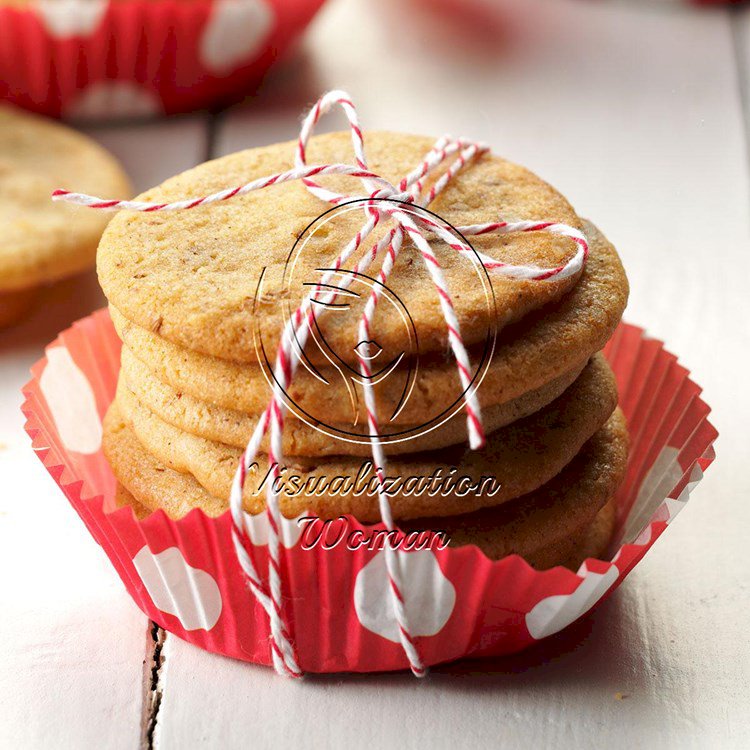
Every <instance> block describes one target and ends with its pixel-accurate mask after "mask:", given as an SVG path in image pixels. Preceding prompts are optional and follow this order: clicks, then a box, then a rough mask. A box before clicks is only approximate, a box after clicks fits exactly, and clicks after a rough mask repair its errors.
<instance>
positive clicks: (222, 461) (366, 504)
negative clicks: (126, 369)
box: [105, 360, 617, 521]
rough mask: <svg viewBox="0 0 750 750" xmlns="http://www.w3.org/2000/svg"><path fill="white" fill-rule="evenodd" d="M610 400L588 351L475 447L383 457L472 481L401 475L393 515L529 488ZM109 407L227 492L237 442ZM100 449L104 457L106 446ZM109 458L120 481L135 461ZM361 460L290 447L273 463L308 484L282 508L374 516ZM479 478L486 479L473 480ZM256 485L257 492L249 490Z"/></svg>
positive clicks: (154, 450) (404, 468) (211, 486)
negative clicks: (565, 379)
mask: <svg viewBox="0 0 750 750" xmlns="http://www.w3.org/2000/svg"><path fill="white" fill-rule="evenodd" d="M616 404H617V388H616V384H615V382H614V376H613V375H612V372H611V371H610V370H609V367H608V365H607V364H606V363H605V362H604V361H603V360H593V361H592V364H591V366H590V367H587V368H586V369H585V370H584V372H583V373H582V374H581V376H580V377H579V378H578V380H576V382H575V383H574V384H573V385H572V386H571V387H570V388H568V389H567V390H566V391H565V393H563V394H562V396H560V397H559V398H558V399H556V400H555V401H554V402H553V403H551V404H550V405H548V406H547V407H545V408H544V409H542V410H540V411H539V412H537V413H535V414H533V415H531V416H529V417H527V418H526V419H523V420H519V421H517V422H514V423H512V424H510V425H507V426H506V427H503V428H501V429H499V430H497V431H496V432H494V433H492V434H491V435H490V436H489V437H488V440H487V444H486V445H485V447H484V448H483V449H482V450H480V451H471V450H469V449H468V448H467V447H466V446H465V445H461V446H452V447H449V448H444V449H441V450H436V451H430V452H426V453H418V454H413V455H410V456H405V457H397V458H394V459H392V460H391V461H390V462H389V465H388V475H389V476H393V477H416V478H418V479H419V478H429V477H432V476H434V473H435V472H436V470H439V471H440V476H441V477H446V476H448V475H450V472H451V469H452V468H453V467H456V471H455V472H454V474H453V476H466V477H469V478H470V480H469V481H470V483H472V484H474V485H475V486H476V487H477V490H476V491H474V490H472V491H470V492H465V493H464V494H463V496H459V495H457V494H455V493H452V492H444V491H442V489H441V491H440V492H438V493H431V492H429V491H428V487H427V486H426V485H425V484H424V483H423V484H422V485H421V490H419V491H416V490H414V488H413V487H409V486H405V485H403V484H401V485H399V486H395V485H394V487H393V489H392V497H391V506H392V509H393V515H394V518H401V519H406V518H420V517H423V516H429V515H440V516H443V515H456V514H459V513H467V512H470V511H473V510H476V509H478V508H482V507H487V506H492V505H498V504H500V503H503V502H505V501H507V500H510V499H513V498H515V497H519V496H520V495H523V494H526V493H527V492H530V491H532V490H534V489H536V488H537V487H539V486H540V485H542V484H543V483H544V482H546V481H548V480H549V479H551V478H552V477H553V476H554V475H555V474H557V473H558V472H559V471H560V470H561V469H562V468H563V467H564V466H565V465H566V464H567V463H568V462H569V461H570V460H571V459H572V458H573V457H574V456H575V455H576V453H577V452H578V451H579V450H580V448H581V446H582V445H583V444H584V443H585V442H586V441H587V440H588V439H589V438H590V437H591V436H592V435H593V434H594V432H596V430H597V429H599V427H601V425H602V424H603V423H604V422H605V421H606V420H607V418H608V417H609V416H610V414H611V413H612V411H613V409H614V408H615V405H616ZM110 411H111V412H112V413H113V415H112V416H111V417H109V418H108V423H111V424H113V425H114V424H116V423H117V422H118V420H122V421H125V422H126V423H128V424H129V425H130V426H132V429H133V432H134V434H135V435H137V438H138V440H139V441H140V443H142V447H141V448H140V451H139V455H140V454H142V453H146V452H148V453H150V454H152V455H153V456H155V457H156V458H157V459H158V460H159V461H160V462H161V463H163V464H165V465H167V466H169V467H170V468H172V469H175V470H176V471H181V472H184V473H190V474H192V475H193V476H194V477H195V478H196V479H197V480H198V481H199V482H200V483H201V484H202V485H203V486H204V487H205V488H206V489H207V490H208V492H209V493H210V494H212V495H215V496H217V497H221V498H227V497H228V496H229V488H230V485H231V481H232V477H233V475H234V472H235V470H236V467H237V464H238V462H239V458H240V455H241V452H242V451H241V450H240V449H239V448H234V447H231V446H228V445H225V444H223V443H217V442H213V441H209V440H205V439H203V438H199V437H196V436H195V435H190V434H189V433H186V432H182V431H180V430H177V429H175V428H174V427H172V426H171V425H168V424H167V423H165V422H163V421H161V420H160V419H158V417H156V416H155V415H154V414H153V413H152V412H150V411H149V410H148V409H146V408H145V407H144V406H142V405H141V404H139V403H138V402H137V400H135V399H127V398H125V399H123V400H122V401H120V400H119V398H118V400H117V401H115V403H114V405H113V407H112V408H111V409H110ZM107 442H109V441H107ZM105 453H107V454H108V457H109V453H108V451H107V448H106V446H105ZM114 460H115V463H114V464H113V469H114V471H115V474H116V475H117V476H118V478H119V479H120V480H121V481H122V482H123V484H125V485H126V486H128V482H127V481H126V480H125V478H124V476H123V473H124V472H128V471H134V470H135V471H137V470H138V464H139V462H140V458H139V457H138V456H135V455H134V456H132V457H131V459H129V460H128V459H126V458H124V456H122V455H120V456H119V458H118V457H115V459H114ZM257 463H258V466H257V469H256V470H255V471H253V472H251V475H250V476H249V478H248V481H247V483H246V486H245V501H246V504H247V508H248V510H249V511H250V512H257V510H258V509H259V508H260V507H262V505H263V502H264V499H263V497H262V495H263V492H264V490H263V478H264V477H265V475H266V474H267V472H268V466H267V462H266V460H265V457H264V456H259V457H258V461H257ZM369 466H371V465H370V463H369V460H368V459H357V458H354V457H337V458H328V459H325V460H318V459H308V458H303V457H297V458H295V459H293V461H291V462H287V464H286V465H285V466H284V467H282V468H284V470H285V473H286V474H287V475H288V478H289V484H288V485H287V486H288V487H289V489H290V490H291V489H292V485H291V483H293V482H299V483H300V486H302V487H303V491H304V492H307V491H306V490H305V488H308V489H309V488H310V487H312V488H313V489H314V490H315V494H314V496H312V497H309V496H308V494H309V493H308V494H303V492H293V491H290V492H288V493H282V496H281V498H280V504H281V509H282V512H283V513H284V515H286V516H287V517H290V518H292V517H294V516H296V515H298V514H299V513H300V512H301V511H303V510H313V511H314V512H315V513H316V514H317V515H319V516H321V517H322V518H330V517H336V516H338V515H340V514H342V513H352V514H353V515H354V516H356V517H357V518H359V519H360V520H363V521H371V520H376V519H378V518H379V517H380V514H379V509H378V503H377V496H376V493H375V488H374V483H370V482H369V480H370V474H371V468H370V470H369V471H368V469H367V467H369ZM339 477H340V478H343V480H342V481H343V483H344V486H342V487H340V488H339V491H337V493H336V494H335V495H331V493H321V494H320V495H318V494H317V492H318V491H319V488H320V487H321V486H322V484H321V482H324V481H325V480H332V479H334V478H339ZM321 478H322V479H321ZM486 478H489V483H488V484H486V483H485V484H483V482H485V479H486ZM337 481H338V480H337ZM411 481H417V480H411ZM424 481H427V480H424ZM498 484H499V486H498ZM429 486H430V487H431V486H433V485H429ZM443 486H444V485H439V487H441V488H442V487H443ZM259 487H260V492H258V491H256V490H257V489H258V488H259ZM446 495H447V496H446Z"/></svg>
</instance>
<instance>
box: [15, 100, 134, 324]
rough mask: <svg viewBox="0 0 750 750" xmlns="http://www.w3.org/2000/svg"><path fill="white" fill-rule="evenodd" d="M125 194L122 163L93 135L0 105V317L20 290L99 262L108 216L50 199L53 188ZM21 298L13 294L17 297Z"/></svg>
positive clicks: (68, 274) (126, 183) (126, 193)
mask: <svg viewBox="0 0 750 750" xmlns="http://www.w3.org/2000/svg"><path fill="white" fill-rule="evenodd" d="M59 187H65V188H69V189H72V190H77V191H82V192H90V193H95V194H104V195H108V196H109V195H111V196H114V197H121V198H126V197H127V196H128V195H129V193H130V185H129V183H128V180H127V178H126V176H125V174H124V172H123V171H122V169H121V167H120V166H119V164H117V162H116V161H115V160H114V158H113V157H112V156H110V154H108V153H107V152H106V151H105V150H104V149H103V148H102V147H101V146H99V145H98V144H97V143H95V142H94V141H92V140H91V139H90V138H87V137H86V136H84V135H82V134H80V133H77V132H76V131H74V130H71V129H70V128H67V127H65V126H63V125H60V124H59V123H56V122H51V121H47V120H45V119H43V118H40V117H37V116H35V115H30V114H28V113H26V112H21V111H20V110H16V109H13V108H11V107H8V106H2V105H0V226H2V240H0V295H3V296H5V300H4V301H3V300H0V315H5V317H8V318H10V315H9V314H4V313H3V312H2V310H3V308H4V309H6V310H8V309H9V308H10V306H11V305H13V304H18V298H17V295H16V293H19V292H22V290H29V289H32V288H34V287H38V286H40V285H42V284H46V283H48V282H52V281H56V280H58V279H61V278H64V277H66V276H70V275H73V274H75V273H78V272H80V271H83V270H84V269H85V268H87V267H89V266H90V265H92V264H93V262H94V256H95V253H96V246H97V244H98V242H99V238H100V237H101V234H102V231H103V230H104V227H105V226H106V225H107V222H108V221H109V219H110V216H111V215H110V214H107V213H103V212H101V211H92V210H90V209H87V208H83V207H80V206H71V205H63V204H60V203H53V202H52V200H51V194H52V191H53V190H54V189H55V188H59ZM14 295H16V299H15V300H14V299H13V296H14Z"/></svg>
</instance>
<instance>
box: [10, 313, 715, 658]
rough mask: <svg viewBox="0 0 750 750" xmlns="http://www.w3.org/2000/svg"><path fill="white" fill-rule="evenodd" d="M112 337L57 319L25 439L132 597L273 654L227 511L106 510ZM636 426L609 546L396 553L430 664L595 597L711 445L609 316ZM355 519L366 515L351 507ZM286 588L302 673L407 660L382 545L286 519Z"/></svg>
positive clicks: (488, 647) (201, 640)
mask: <svg viewBox="0 0 750 750" xmlns="http://www.w3.org/2000/svg"><path fill="white" fill-rule="evenodd" d="M119 354H120V341H119V339H118V338H117V335H116V334H115V331H114V328H113V326H112V323H111V321H110V318H109V315H108V313H107V311H106V310H102V311H99V312H97V313H95V314H94V315H92V316H90V317H88V318H85V319H84V320H82V321H80V322H78V323H76V324H75V325H74V326H73V327H72V328H70V329H68V330H67V331H65V332H64V333H62V334H61V335H60V336H59V338H58V339H57V340H55V341H54V342H53V343H52V344H51V345H50V346H49V347H48V348H47V351H46V357H44V358H43V359H42V360H40V361H39V362H38V363H37V364H36V365H35V366H34V367H33V369H32V376H33V377H32V380H31V381H30V382H29V383H28V385H27V386H26V388H25V389H24V394H25V396H26V401H25V404H24V406H23V410H24V413H25V415H26V416H27V419H28V421H27V425H26V429H27V431H28V433H29V435H30V436H31V438H32V441H33V448H34V450H35V451H36V453H37V455H38V456H39V458H40V459H41V460H42V462H43V463H44V465H45V466H46V467H47V469H48V471H49V472H50V474H51V475H52V476H53V478H54V479H55V481H56V482H57V484H58V485H59V486H60V488H61V489H62V491H63V492H64V493H65V495H66V496H67V497H68V499H69V500H70V502H71V504H72V505H73V507H74V508H75V509H76V510H77V512H78V513H79V515H80V516H81V518H82V519H83V521H84V523H85V524H86V526H87V527H88V529H89V531H90V532H91V534H92V536H93V537H94V538H95V539H96V540H97V542H99V544H100V545H101V546H102V548H103V549H104V551H105V552H106V553H107V555H108V556H109V559H110V560H111V562H112V564H113V565H114V566H115V568H116V569H117V572H118V573H119V575H120V577H121V578H122V580H123V582H124V584H125V586H126V588H127V590H128V592H129V593H130V595H131V596H132V597H133V599H134V601H135V602H136V604H137V605H138V606H139V607H140V608H141V609H142V610H143V612H144V613H145V614H146V615H147V616H148V617H149V618H151V619H152V620H154V621H155V622H157V623H159V624H160V625H161V626H162V627H164V628H165V629H166V630H168V631H170V632H172V633H174V634H176V635H178V636H179V637H181V638H184V639H185V640H186V641H189V642H190V643H193V644H195V645H196V646H199V647H201V648H204V649H207V650H209V651H214V652H217V653H220V654H224V655H226V656H231V657H234V658H237V659H244V660H246V661H251V662H256V663H259V664H269V663H270V649H269V635H270V630H269V622H268V618H267V616H266V613H265V612H264V610H263V609H262V608H261V607H260V606H259V605H258V604H257V603H256V601H255V599H254V598H253V596H252V594H251V593H250V591H249V590H248V587H247V585H246V582H245V581H244V579H243V576H242V572H241V570H240V567H239V564H238V563H237V560H236V558H235V553H234V549H233V545H232V542H231V536H230V531H231V521H230V516H229V513H228V512H227V513H225V514H223V515H222V516H221V517H219V518H209V517H207V516H206V515H205V514H204V513H203V512H202V511H201V510H193V511H191V512H190V513H189V514H188V515H187V516H185V517H184V518H182V519H179V520H176V521H175V520H171V519H169V518H168V517H167V516H166V514H165V513H163V512H162V511H158V512H156V513H152V514H151V515H149V516H148V517H147V518H145V519H143V520H138V519H136V517H135V515H134V514H133V512H132V510H131V509H130V508H119V509H117V508H116V503H115V497H114V494H115V485H116V483H115V479H114V477H113V475H112V472H111V470H110V468H109V466H108V464H107V461H106V460H105V458H104V455H103V454H102V451H101V434H102V429H101V420H102V417H103V416H104V414H105V412H106V410H107V407H108V406H109V404H110V402H111V400H112V398H113V397H114V393H115V385H116V381H117V374H118V371H119ZM605 354H606V356H607V358H608V359H609V361H610V363H611V365H612V367H613V369H614V372H615V375H616V377H617V381H618V385H619V388H620V402H621V405H622V408H623V410H624V412H625V415H626V417H627V419H628V423H629V425H630V430H631V433H632V446H631V455H630V459H629V465H628V472H627V478H626V480H625V482H624V484H623V486H622V488H621V490H620V492H619V494H618V496H617V506H618V529H617V532H616V535H615V540H614V542H613V545H612V549H611V554H610V555H608V556H607V559H603V560H596V559H588V560H586V562H585V563H584V564H583V565H582V566H581V568H580V569H579V571H578V572H577V573H573V572H572V571H570V570H567V569H565V568H561V567H557V568H553V569H551V570H546V571H537V570H534V569H533V568H531V567H530V566H529V565H528V564H527V563H526V562H525V561H524V560H523V559H521V558H520V557H519V556H517V555H513V556H510V557H507V558H505V559H502V560H499V561H490V560H489V559H487V558H486V557H485V556H484V555H483V553H482V552H481V551H480V550H479V549H478V548H476V547H474V546H467V547H461V548H456V549H453V548H448V549H445V550H435V551H434V552H433V551H429V550H422V551H415V552H399V554H400V555H402V569H403V571H404V580H405V583H404V587H403V590H404V594H405V599H406V603H407V605H406V606H407V611H408V613H409V615H410V623H411V627H412V633H413V634H416V636H417V638H416V641H417V645H418V648H419V651H420V654H421V656H422V659H423V661H424V662H425V663H426V664H427V665H433V664H438V663H442V662H447V661H452V660H455V659H459V658H463V657H479V656H497V655H502V654H509V653H512V652H516V651H519V650H521V649H523V648H525V647H527V646H530V645H531V644H533V643H535V642H536V641H538V640H540V639H542V638H545V637H547V636H549V635H552V634H553V633H556V632H558V631H560V630H562V629H563V628H565V627H566V626H567V625H569V624H571V623H572V622H574V621H575V620H577V619H578V618H579V617H581V616H582V615H583V614H584V613H585V612H587V611H589V610H590V609H591V608H592V607H594V606H595V605H596V604H597V603H599V602H601V601H602V600H604V599H605V598H606V597H607V596H608V595H609V594H610V593H611V592H612V591H613V590H614V589H615V588H616V587H617V586H618V585H619V584H620V583H621V582H622V580H623V579H624V578H625V576H626V575H627V574H628V573H629V572H630V570H632V568H633V567H634V566H635V565H636V564H637V563H638V562H639V561H640V560H641V558H642V557H643V556H644V555H645V554H646V552H647V551H648V550H649V549H650V548H651V546H652V545H653V544H654V543H655V541H656V540H657V539H658V538H659V536H660V535H661V534H662V533H663V532H664V531H665V530H666V528H667V526H668V525H669V524H670V523H671V521H672V520H673V518H674V517H675V515H676V514H677V513H678V512H679V510H680V509H681V508H682V507H683V506H684V505H685V503H686V502H687V500H688V496H689V493H690V492H691V490H692V489H693V488H694V487H695V485H696V484H697V483H698V481H699V480H700V479H701V477H702V475H703V471H704V470H705V469H706V467H707V466H708V465H709V464H710V463H711V461H712V460H713V458H714V454H713V450H712V447H711V446H712V443H713V441H714V440H715V438H716V436H717V432H716V430H715V429H714V428H713V427H712V426H711V424H710V423H709V422H708V420H707V416H708V413H709V408H708V407H707V406H706V404H704V403H703V401H701V399H700V388H699V387H698V386H697V385H696V384H695V383H693V382H692V381H691V380H690V379H689V377H688V371H687V370H686V369H685V368H683V367H681V366H680V365H679V364H678V363H677V359H676V357H675V356H674V355H672V354H670V353H669V352H667V351H665V349H664V348H663V345H662V344H661V343H660V342H659V341H655V340H653V339H649V338H647V337H646V336H645V335H644V333H643V331H642V330H641V329H639V328H636V327H634V326H631V325H627V324H621V325H620V327H619V328H618V330H617V332H616V333H615V335H614V337H613V338H612V340H611V341H610V342H609V344H608V345H607V347H606V349H605ZM348 522H349V524H350V528H351V529H362V530H372V529H382V528H383V527H382V525H374V526H367V527H365V526H363V525H361V524H359V523H358V522H357V521H356V520H354V519H353V518H348ZM265 523H266V521H265V516H264V515H259V516H254V517H252V519H251V528H252V534H253V542H254V545H255V554H256V561H257V564H258V569H259V570H261V571H263V570H266V569H267V561H268V554H267V546H266V545H265V534H266V530H267V529H266V527H265ZM282 531H283V539H284V542H283V546H284V550H283V562H282V565H283V579H284V583H283V593H284V596H285V615H286V617H287V620H288V622H289V624H290V627H291V633H292V634H293V639H294V641H295V644H296V649H297V654H298V660H299V663H300V666H301V668H302V669H303V670H304V671H307V672H339V671H352V672H370V671H381V670H395V669H405V668H407V667H408V662H407V660H406V657H405V655H404V652H403V651H402V649H401V646H400V645H399V643H398V635H397V626H396V622H395V619H394V617H393V615H392V610H391V604H390V600H389V598H388V593H387V577H386V571H385V564H384V553H383V552H382V551H381V552H378V551H373V550H369V549H366V548H360V549H358V550H356V551H351V550H349V549H347V547H346V546H345V545H339V546H337V547H334V548H333V549H324V548H322V547H320V546H316V547H314V548H313V549H304V548H303V546H302V545H301V544H300V541H299V537H300V528H299V525H298V524H296V523H295V522H294V521H286V520H285V522H284V524H283V529H282Z"/></svg>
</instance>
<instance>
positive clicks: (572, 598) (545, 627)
mask: <svg viewBox="0 0 750 750" xmlns="http://www.w3.org/2000/svg"><path fill="white" fill-rule="evenodd" d="M578 575H581V576H584V579H583V581H581V583H580V584H579V585H578V588H577V589H576V590H575V591H574V592H573V593H572V594H560V595H558V596H548V597H547V598H546V599H542V601H540V602H539V603H538V604H536V605H535V606H534V608H533V609H532V610H531V612H529V613H528V614H527V615H526V627H527V628H528V631H529V633H530V634H531V637H532V638H537V639H539V638H546V637H547V636H549V635H553V634H554V633H559V632H560V631H561V630H563V629H564V628H567V627H568V625H570V624H571V623H573V622H575V621H576V620H577V619H578V618H579V617H580V616H581V615H583V614H584V613H586V612H588V611H589V610H590V609H591V608H592V607H593V606H594V605H595V604H596V603H597V602H598V601H599V599H601V598H602V597H603V596H604V594H606V593H607V591H609V589H610V588H611V587H612V585H613V584H614V583H615V582H616V581H617V578H618V576H619V571H618V569H617V566H616V565H611V566H610V567H609V569H608V570H607V572H606V573H591V572H589V571H588V569H587V568H586V565H585V564H584V565H582V566H581V570H580V571H579V572H578Z"/></svg>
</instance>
